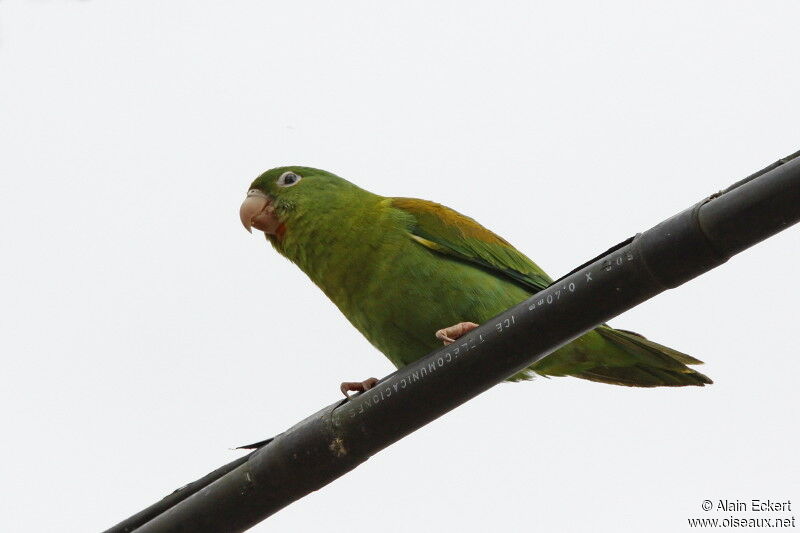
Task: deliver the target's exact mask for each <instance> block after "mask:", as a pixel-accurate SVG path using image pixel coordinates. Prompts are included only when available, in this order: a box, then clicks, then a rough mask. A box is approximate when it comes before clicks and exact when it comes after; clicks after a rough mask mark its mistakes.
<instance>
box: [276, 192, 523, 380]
mask: <svg viewBox="0 0 800 533" xmlns="http://www.w3.org/2000/svg"><path fill="white" fill-rule="evenodd" d="M371 196H373V197H371V198H366V200H368V201H366V202H365V201H364V200H365V198H362V199H359V201H358V202H351V203H349V205H343V206H340V209H338V210H337V209H331V213H338V215H337V217H335V218H336V219H337V220H338V221H334V220H333V219H331V217H326V216H324V214H323V215H322V216H320V215H319V213H318V214H317V217H316V220H315V223H314V224H313V225H309V227H304V226H303V225H302V224H297V225H291V226H290V225H289V224H287V226H288V229H287V232H286V235H285V242H284V243H283V245H282V246H281V248H279V250H280V251H281V252H282V253H284V255H286V256H287V257H289V259H291V260H292V261H294V262H295V263H297V264H298V266H300V268H301V269H303V270H304V271H305V272H306V274H308V276H309V277H310V278H311V279H312V280H313V281H314V283H316V284H317V285H318V286H319V287H320V288H321V289H322V290H323V291H324V292H325V294H326V295H327V296H328V297H329V298H330V299H331V300H332V301H333V302H334V303H335V304H336V306H337V307H338V308H339V309H340V310H341V311H342V313H343V314H344V315H345V316H346V317H347V318H348V320H350V322H351V323H352V324H353V325H354V326H355V327H356V328H357V329H358V330H359V331H360V332H361V333H362V334H363V335H364V336H365V337H366V338H367V339H368V340H369V341H370V342H371V343H372V344H373V345H374V346H375V347H376V348H378V349H379V350H380V351H381V352H383V353H384V354H385V355H386V356H387V357H388V358H389V359H390V360H391V361H392V363H394V364H395V366H398V367H400V366H404V365H406V364H408V363H410V362H412V361H415V360H416V359H419V358H420V357H422V356H424V355H425V354H427V353H428V352H430V351H431V350H433V349H435V348H437V347H439V346H441V341H439V340H438V339H436V338H435V336H434V334H435V332H436V330H438V329H441V328H444V327H447V326H451V325H453V324H456V323H458V322H465V321H472V322H478V323H481V322H484V321H486V320H488V319H489V318H491V317H493V316H495V315H497V314H498V313H500V312H502V311H503V310H505V309H507V308H508V307H510V306H511V305H513V304H516V303H518V302H520V301H522V300H524V299H525V298H527V297H528V296H529V293H528V292H527V291H525V290H524V289H522V288H521V287H519V286H518V285H516V284H514V283H512V282H510V281H506V280H504V279H502V278H500V277H498V276H495V275H492V274H490V273H488V272H486V271H484V270H482V269H480V268H478V267H475V266H472V265H470V264H467V263H464V262H461V261H459V260H457V259H453V258H451V257H448V256H445V255H442V254H440V253H437V252H435V251H432V250H430V249H428V248H426V247H424V246H422V245H421V244H419V243H418V242H416V241H415V240H413V239H412V238H411V236H410V235H409V233H408V225H409V223H410V222H409V220H408V217H407V215H405V214H404V213H403V212H401V211H398V210H396V209H393V208H391V207H390V206H389V204H388V201H386V199H383V198H382V197H379V196H374V195H371ZM343 210H345V211H346V212H347V216H346V217H344V218H346V220H347V222H348V223H347V224H342V219H343V218H342V212H343ZM311 226H313V227H311ZM307 243H308V244H307ZM276 247H277V246H276Z"/></svg>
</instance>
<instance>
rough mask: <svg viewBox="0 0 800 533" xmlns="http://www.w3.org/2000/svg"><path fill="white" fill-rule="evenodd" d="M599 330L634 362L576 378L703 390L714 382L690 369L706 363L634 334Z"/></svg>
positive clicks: (586, 372)
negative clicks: (688, 386) (694, 387)
mask: <svg viewBox="0 0 800 533" xmlns="http://www.w3.org/2000/svg"><path fill="white" fill-rule="evenodd" d="M595 331H596V332H597V333H599V334H600V336H601V337H603V338H604V339H605V340H606V341H608V342H609V343H610V344H611V345H612V346H613V347H614V348H617V349H621V350H622V351H623V352H624V353H625V355H627V356H628V359H631V360H630V364H627V365H620V366H616V365H614V366H612V365H608V364H598V365H595V366H593V367H592V368H589V369H585V370H583V371H581V372H579V373H575V374H572V375H574V376H575V377H579V378H583V379H588V380H591V381H599V382H602V383H610V384H614V385H626V386H629V387H683V386H686V385H695V386H700V387H702V386H703V385H710V384H711V383H713V381H711V379H710V378H709V377H708V376H706V375H705V374H701V373H700V372H698V371H696V370H694V369H692V368H689V367H688V366H686V365H700V364H703V362H702V361H700V360H699V359H695V358H694V357H692V356H690V355H687V354H685V353H682V352H679V351H677V350H673V349H672V348H668V347H666V346H663V345H661V344H658V343H656V342H653V341H651V340H648V339H646V338H645V337H643V336H641V335H639V334H638V333H634V332H632V331H625V330H620V329H612V328H610V327H608V326H600V327H599V328H597V329H596V330H595Z"/></svg>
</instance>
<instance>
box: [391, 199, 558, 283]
mask: <svg viewBox="0 0 800 533" xmlns="http://www.w3.org/2000/svg"><path fill="white" fill-rule="evenodd" d="M391 205H392V207H394V208H396V209H399V210H401V211H403V212H405V213H406V214H408V215H411V217H413V220H414V222H413V224H412V225H411V227H410V228H409V235H410V237H411V238H412V239H414V240H415V241H417V242H418V243H420V244H421V245H422V246H425V247H426V248H429V249H431V250H434V251H436V252H439V253H441V254H445V255H449V256H451V257H455V258H457V259H460V260H462V261H467V262H469V263H473V264H475V265H478V266H481V267H483V268H485V269H487V270H489V271H491V272H493V273H496V274H497V275H498V276H502V277H505V278H508V279H509V280H511V281H514V282H516V283H517V284H519V285H522V286H523V287H524V288H525V289H527V290H529V291H531V292H538V291H540V290H542V289H544V288H546V287H547V286H549V285H550V284H551V283H552V282H553V280H552V279H550V277H549V276H548V275H547V274H545V273H544V271H543V270H542V269H541V268H539V267H538V266H537V265H536V263H534V262H533V261H531V260H530V259H528V258H527V257H525V256H524V255H523V254H522V253H520V252H519V251H518V250H517V249H516V248H514V247H513V246H511V244H509V243H508V242H507V241H506V240H505V239H503V238H502V237H500V236H498V235H496V234H494V233H492V232H491V231H489V230H488V229H486V228H484V227H483V226H481V225H480V224H478V223H477V222H475V221H474V220H473V219H471V218H469V217H466V216H464V215H462V214H461V213H459V212H457V211H454V210H452V209H450V208H449V207H445V206H443V205H440V204H437V203H434V202H429V201H427V200H418V199H415V198H392V199H391Z"/></svg>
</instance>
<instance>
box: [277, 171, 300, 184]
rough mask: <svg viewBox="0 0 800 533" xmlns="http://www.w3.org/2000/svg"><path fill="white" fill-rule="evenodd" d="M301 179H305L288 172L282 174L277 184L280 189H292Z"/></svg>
mask: <svg viewBox="0 0 800 533" xmlns="http://www.w3.org/2000/svg"><path fill="white" fill-rule="evenodd" d="M301 179H303V177H302V176H301V175H300V174H297V173H295V172H292V171H291V170H287V171H286V172H284V173H283V174H281V176H280V177H279V178H278V181H276V183H277V184H278V186H279V187H291V186H292V185H296V184H297V182H299V181H300V180H301Z"/></svg>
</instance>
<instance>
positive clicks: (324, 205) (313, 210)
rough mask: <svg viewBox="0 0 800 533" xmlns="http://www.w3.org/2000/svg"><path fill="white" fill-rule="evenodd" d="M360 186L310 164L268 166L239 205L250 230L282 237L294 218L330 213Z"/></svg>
mask: <svg viewBox="0 0 800 533" xmlns="http://www.w3.org/2000/svg"><path fill="white" fill-rule="evenodd" d="M353 190H360V189H359V188H358V187H356V186H355V185H353V184H352V183H350V182H348V181H347V180H344V179H342V178H340V177H338V176H335V175H333V174H331V173H330V172H325V171H324V170H319V169H316V168H310V167H295V166H291V167H278V168H273V169H271V170H267V171H266V172H264V173H263V174H261V175H260V176H259V177H258V178H256V180H255V181H254V182H253V183H252V184H251V185H250V188H249V190H248V191H247V197H246V198H245V200H244V202H242V206H241V208H239V218H240V219H241V221H242V224H243V225H244V227H245V228H246V229H247V231H252V229H251V228H256V229H259V230H261V231H263V232H264V233H265V234H266V235H267V238H270V240H272V239H273V238H278V239H280V238H281V237H282V236H283V233H284V232H285V231H286V229H287V227H289V228H290V227H291V225H292V222H293V220H295V219H299V218H306V217H314V216H321V215H323V214H329V213H330V211H331V210H334V209H337V208H339V207H341V206H340V205H339V204H340V203H341V201H342V199H343V198H345V197H347V196H348V195H347V194H346V193H347V192H351V191H353Z"/></svg>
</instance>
